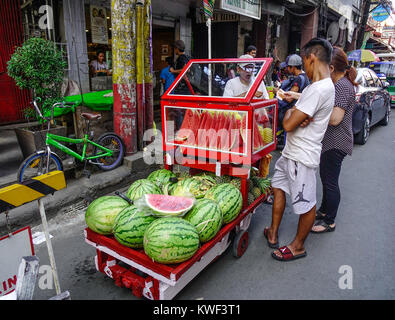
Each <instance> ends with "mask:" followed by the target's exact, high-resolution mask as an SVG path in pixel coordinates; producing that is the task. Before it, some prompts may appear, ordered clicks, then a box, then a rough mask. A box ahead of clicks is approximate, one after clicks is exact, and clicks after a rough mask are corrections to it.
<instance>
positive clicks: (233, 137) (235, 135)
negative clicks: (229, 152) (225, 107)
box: [229, 115, 240, 149]
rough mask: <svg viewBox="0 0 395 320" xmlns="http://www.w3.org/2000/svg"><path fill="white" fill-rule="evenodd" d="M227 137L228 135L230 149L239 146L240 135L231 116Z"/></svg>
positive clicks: (235, 121)
mask: <svg viewBox="0 0 395 320" xmlns="http://www.w3.org/2000/svg"><path fill="white" fill-rule="evenodd" d="M229 130H230V131H229V135H230V145H229V146H230V148H229V149H232V148H234V147H235V146H239V144H240V142H239V141H238V139H239V135H240V130H238V128H237V120H236V117H235V116H234V115H232V121H231V123H230V126H229Z"/></svg>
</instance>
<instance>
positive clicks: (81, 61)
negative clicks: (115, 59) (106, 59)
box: [63, 0, 89, 93]
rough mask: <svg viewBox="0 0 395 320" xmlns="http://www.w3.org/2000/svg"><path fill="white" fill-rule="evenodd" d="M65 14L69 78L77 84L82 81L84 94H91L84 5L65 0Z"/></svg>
mask: <svg viewBox="0 0 395 320" xmlns="http://www.w3.org/2000/svg"><path fill="white" fill-rule="evenodd" d="M63 14H64V26H65V36H66V41H67V54H68V57H69V69H70V71H69V78H70V79H71V80H74V81H76V82H77V83H80V81H79V79H80V80H81V87H82V92H84V93H85V92H89V66H88V51H87V43H86V33H85V7H84V3H83V2H80V1H73V0H63Z"/></svg>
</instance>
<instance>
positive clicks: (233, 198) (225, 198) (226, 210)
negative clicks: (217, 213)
mask: <svg viewBox="0 0 395 320" xmlns="http://www.w3.org/2000/svg"><path fill="white" fill-rule="evenodd" d="M205 198H207V199H211V200H214V201H216V202H217V203H218V205H219V207H220V208H221V211H222V217H223V222H224V224H226V223H229V222H231V221H233V220H234V219H236V217H237V216H238V214H239V213H240V211H241V208H242V206H243V196H242V194H241V192H240V190H239V189H237V188H236V187H235V186H234V185H232V184H230V183H222V184H219V185H216V186H215V187H213V188H211V189H210V190H209V191H208V192H207V194H206V195H205Z"/></svg>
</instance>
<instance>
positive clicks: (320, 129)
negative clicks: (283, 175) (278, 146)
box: [282, 78, 335, 168]
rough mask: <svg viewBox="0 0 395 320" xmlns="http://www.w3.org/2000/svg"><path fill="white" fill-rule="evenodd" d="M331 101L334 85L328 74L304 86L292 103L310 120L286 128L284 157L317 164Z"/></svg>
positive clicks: (306, 163)
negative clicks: (302, 124) (288, 128)
mask: <svg viewBox="0 0 395 320" xmlns="http://www.w3.org/2000/svg"><path fill="white" fill-rule="evenodd" d="M334 104H335V86H334V84H333V82H332V80H331V78H326V79H324V80H320V81H317V82H313V83H312V84H310V85H309V86H307V87H306V88H305V89H304V90H303V92H302V95H301V97H300V98H299V100H298V102H297V103H296V105H295V106H296V109H298V110H300V111H302V112H304V113H306V114H308V115H309V116H310V117H313V121H312V122H310V123H309V124H308V125H307V126H306V127H304V128H302V127H298V128H296V129H295V130H294V131H292V132H287V138H286V143H285V147H284V150H283V152H282V155H283V156H284V157H286V158H288V159H291V160H294V161H299V162H301V163H303V164H304V165H305V166H307V167H310V168H316V167H318V166H319V164H320V155H321V149H322V143H321V142H322V139H323V138H324V135H325V131H326V129H327V127H328V123H329V119H330V116H331V113H332V110H333V106H334Z"/></svg>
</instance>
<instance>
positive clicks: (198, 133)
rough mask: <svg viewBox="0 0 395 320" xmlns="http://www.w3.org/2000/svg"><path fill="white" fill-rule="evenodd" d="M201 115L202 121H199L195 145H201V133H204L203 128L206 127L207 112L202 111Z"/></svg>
mask: <svg viewBox="0 0 395 320" xmlns="http://www.w3.org/2000/svg"><path fill="white" fill-rule="evenodd" d="M200 117H201V121H200V123H199V127H198V132H197V135H196V139H195V145H199V142H200V141H201V135H202V133H203V129H204V126H205V124H206V121H207V112H206V111H202V114H201V116H200Z"/></svg>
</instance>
